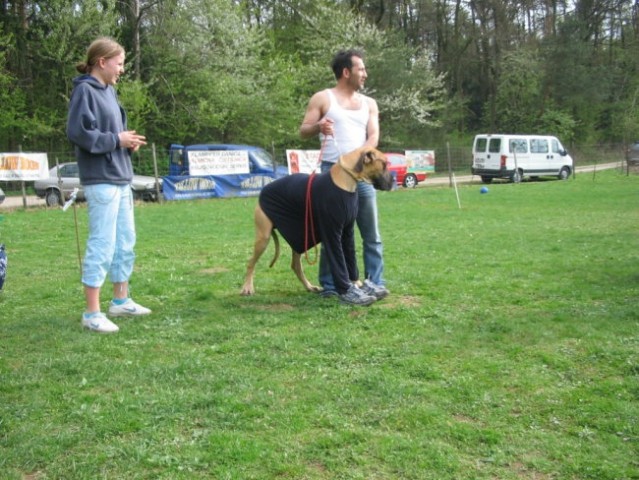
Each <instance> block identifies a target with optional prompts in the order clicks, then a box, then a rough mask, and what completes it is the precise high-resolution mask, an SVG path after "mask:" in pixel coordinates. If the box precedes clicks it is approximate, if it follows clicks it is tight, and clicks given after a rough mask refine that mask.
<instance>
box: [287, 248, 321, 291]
mask: <svg viewBox="0 0 639 480" xmlns="http://www.w3.org/2000/svg"><path fill="white" fill-rule="evenodd" d="M291 268H292V269H293V271H294V272H295V275H297V278H299V280H300V282H302V285H304V288H305V289H306V290H307V291H309V292H319V291H320V290H321V288H320V287H318V286H315V285H313V284H312V283H311V282H309V281H308V279H307V278H306V275H304V269H303V268H302V256H301V255H300V254H299V253H297V252H295V251H294V252H293V256H292V258H291Z"/></svg>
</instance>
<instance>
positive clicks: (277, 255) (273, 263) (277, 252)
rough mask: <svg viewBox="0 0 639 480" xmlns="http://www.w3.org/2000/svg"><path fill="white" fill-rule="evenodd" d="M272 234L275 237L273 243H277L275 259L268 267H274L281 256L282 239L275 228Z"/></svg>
mask: <svg viewBox="0 0 639 480" xmlns="http://www.w3.org/2000/svg"><path fill="white" fill-rule="evenodd" d="M271 236H272V237H273V243H274V244H275V255H273V260H271V263H269V265H268V268H273V265H275V262H277V259H278V258H280V239H279V237H278V236H277V233H275V230H272V231H271Z"/></svg>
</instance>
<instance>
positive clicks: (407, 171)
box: [384, 153, 427, 188]
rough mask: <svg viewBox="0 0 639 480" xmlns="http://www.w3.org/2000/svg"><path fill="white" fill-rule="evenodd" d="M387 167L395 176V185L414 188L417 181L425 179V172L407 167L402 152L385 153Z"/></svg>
mask: <svg viewBox="0 0 639 480" xmlns="http://www.w3.org/2000/svg"><path fill="white" fill-rule="evenodd" d="M384 155H386V159H387V160H388V169H389V170H390V172H391V174H392V175H394V176H395V179H396V181H397V185H401V186H403V187H406V188H415V187H416V186H417V184H418V183H419V182H423V181H424V180H426V177H427V175H426V172H424V171H418V170H413V169H411V168H409V167H408V162H407V161H406V156H405V155H404V154H402V153H385V154H384Z"/></svg>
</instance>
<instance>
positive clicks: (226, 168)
mask: <svg viewBox="0 0 639 480" xmlns="http://www.w3.org/2000/svg"><path fill="white" fill-rule="evenodd" d="M188 156H189V175H192V176H198V175H236V174H242V173H250V168H249V158H248V152H247V151H246V150H224V151H215V150H200V151H193V150H191V151H189V152H188Z"/></svg>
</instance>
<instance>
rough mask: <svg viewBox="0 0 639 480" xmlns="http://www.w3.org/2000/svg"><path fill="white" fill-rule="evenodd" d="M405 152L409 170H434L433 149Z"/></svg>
mask: <svg viewBox="0 0 639 480" xmlns="http://www.w3.org/2000/svg"><path fill="white" fill-rule="evenodd" d="M405 154H406V161H407V162H408V168H409V171H410V169H413V170H417V171H422V172H434V171H435V150H406V152H405Z"/></svg>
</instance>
